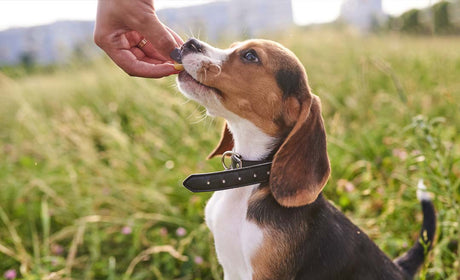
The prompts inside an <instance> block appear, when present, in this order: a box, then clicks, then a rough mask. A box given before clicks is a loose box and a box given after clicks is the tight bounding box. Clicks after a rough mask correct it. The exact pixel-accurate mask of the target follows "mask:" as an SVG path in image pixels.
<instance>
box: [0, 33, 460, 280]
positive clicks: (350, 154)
mask: <svg viewBox="0 0 460 280" xmlns="http://www.w3.org/2000/svg"><path fill="white" fill-rule="evenodd" d="M272 39H273V37H272ZM275 39H276V40H278V41H280V42H281V43H283V44H284V45H286V46H287V47H288V48H290V49H292V50H293V51H294V52H295V53H296V54H297V55H298V57H299V58H300V59H301V61H302V62H303V63H304V65H305V67H306V69H307V72H308V74H309V80H310V84H311V86H312V88H313V91H314V92H315V93H316V94H317V95H319V96H320V98H321V99H322V104H323V115H324V118H325V125H326V129H327V133H328V150H329V156H330V159H331V163H332V176H331V178H330V180H329V183H328V185H327V186H326V188H325V193H326V196H327V197H328V198H329V199H330V200H331V201H332V202H333V203H334V204H336V205H337V207H339V208H340V209H341V210H342V211H344V212H345V213H346V214H347V216H348V217H350V218H351V219H352V220H353V221H354V222H355V223H356V224H357V225H359V226H360V227H361V228H362V229H363V230H364V231H365V232H367V233H368V235H369V236H370V237H371V238H372V239H373V240H375V242H376V243H377V244H378V245H379V246H380V247H381V248H382V249H383V250H384V251H385V252H386V253H387V254H388V255H389V256H390V257H392V258H394V257H397V256H398V255H400V254H401V253H403V252H404V251H406V250H407V249H408V248H409V247H410V246H411V245H412V244H413V242H415V240H416V239H417V236H418V231H419V229H420V226H421V218H422V217H421V209H420V206H419V204H418V202H417V200H416V196H415V191H416V185H417V182H418V180H419V179H423V180H424V182H425V184H426V185H427V187H428V188H429V190H430V191H431V192H432V193H433V198H434V203H435V206H436V209H437V214H438V222H439V224H438V229H437V236H436V243H435V245H434V249H433V251H432V252H431V253H429V255H428V257H427V262H426V265H425V266H424V267H423V269H422V271H421V273H420V274H419V276H418V277H419V278H418V279H450V280H455V279H460V263H459V261H460V253H459V248H458V242H459V239H460V139H459V131H460V105H459V104H460V51H459V50H460V38H458V37H457V38H455V37H403V36H398V35H381V36H370V37H361V36H357V35H355V34H353V33H352V32H349V31H344V30H342V31H334V30H329V29H307V30H294V31H292V32H287V33H286V34H285V35H283V36H279V37H275ZM224 46H226V44H222V45H221V47H224ZM221 125H222V121H221V120H212V119H210V118H205V117H204V110H203V109H202V108H200V107H199V106H197V105H196V104H194V103H192V102H187V101H186V99H185V98H184V97H182V96H181V94H180V93H179V92H178V91H177V89H176V87H175V82H174V78H173V77H171V78H166V79H162V80H148V79H140V78H132V77H129V76H127V75H125V74H124V73H123V72H121V70H119V69H118V68H117V67H116V66H115V65H114V64H112V63H111V62H109V61H107V60H101V61H97V62H91V63H88V62H86V63H76V64H74V65H71V66H60V67H54V68H52V69H47V70H46V71H45V70H41V71H40V70H35V71H33V72H32V73H31V74H25V72H24V71H22V70H21V69H8V70H5V69H4V70H3V71H2V72H1V73H0V185H1V186H0V277H1V276H2V275H3V274H4V273H9V274H10V275H11V274H12V273H13V270H14V272H16V274H17V278H23V279H184V280H185V279H221V278H222V277H221V269H220V267H219V266H218V264H217V261H216V257H215V253H214V248H213V245H212V244H213V241H212V236H211V235H210V233H209V231H208V230H207V228H206V226H205V225H204V223H203V208H204V205H205V203H206V201H207V199H208V198H209V194H200V195H194V194H191V193H189V192H188V191H187V190H185V189H184V188H183V187H181V182H182V180H183V179H184V178H185V177H186V176H187V175H189V174H190V173H193V172H206V171H216V170H220V168H221V167H220V163H219V160H218V159H215V160H211V161H205V157H206V155H207V154H208V153H209V152H210V151H211V150H212V148H213V146H214V145H215V144H216V142H217V140H218V136H219V133H220V127H221ZM5 276H8V275H5Z"/></svg>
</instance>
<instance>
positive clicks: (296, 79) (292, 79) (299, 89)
mask: <svg viewBox="0 0 460 280" xmlns="http://www.w3.org/2000/svg"><path fill="white" fill-rule="evenodd" d="M295 68H299V67H295ZM275 77H276V82H277V83H278V86H279V87H280V89H281V90H282V91H283V97H284V98H287V97H300V96H301V95H302V94H305V92H306V91H307V90H308V89H307V83H306V77H305V74H304V72H303V71H302V69H287V68H281V69H280V70H278V72H276V75H275Z"/></svg>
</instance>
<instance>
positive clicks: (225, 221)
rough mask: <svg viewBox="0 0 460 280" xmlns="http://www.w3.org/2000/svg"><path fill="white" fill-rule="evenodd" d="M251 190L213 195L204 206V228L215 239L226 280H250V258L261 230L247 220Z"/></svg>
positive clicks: (237, 190)
mask: <svg viewBox="0 0 460 280" xmlns="http://www.w3.org/2000/svg"><path fill="white" fill-rule="evenodd" d="M254 187H256V185H255V186H249V187H244V188H240V189H233V190H226V191H220V192H215V193H214V194H213V196H212V197H211V199H210V200H209V202H208V204H207V205H206V209H205V214H206V224H207V225H208V227H209V229H210V230H211V232H212V233H213V235H214V241H215V246H216V251H217V257H218V259H219V262H220V263H221V264H222V266H223V268H224V275H225V280H238V279H244V280H247V279H252V268H251V257H252V256H253V255H254V253H255V252H256V250H257V248H258V247H259V245H260V244H261V243H262V240H263V232H262V230H261V229H260V228H259V227H258V226H257V225H256V224H254V223H252V222H249V221H248V220H247V219H246V215H247V208H248V200H249V197H250V196H251V192H252V190H253V189H254Z"/></svg>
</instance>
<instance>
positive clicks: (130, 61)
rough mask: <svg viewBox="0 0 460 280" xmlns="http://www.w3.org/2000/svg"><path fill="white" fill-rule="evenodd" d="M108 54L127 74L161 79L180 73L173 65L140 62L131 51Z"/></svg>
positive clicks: (110, 52)
mask: <svg viewBox="0 0 460 280" xmlns="http://www.w3.org/2000/svg"><path fill="white" fill-rule="evenodd" d="M107 54H108V55H109V56H110V57H111V58H112V60H113V61H114V62H115V63H116V64H117V65H118V66H119V67H120V68H121V69H123V70H124V71H125V72H126V73H127V74H129V75H131V76H137V77H145V78H161V77H165V76H169V75H172V74H177V73H179V72H180V71H177V70H176V69H174V65H173V64H172V63H162V64H152V63H151V62H150V61H142V60H138V59H137V57H136V56H135V55H134V53H133V52H131V51H130V50H118V51H109V52H107Z"/></svg>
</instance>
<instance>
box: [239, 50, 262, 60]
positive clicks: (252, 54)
mask: <svg viewBox="0 0 460 280" xmlns="http://www.w3.org/2000/svg"><path fill="white" fill-rule="evenodd" d="M243 58H244V60H246V61H248V62H259V58H258V57H257V53H256V52H255V51H254V50H249V51H247V52H245V53H244V54H243Z"/></svg>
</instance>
